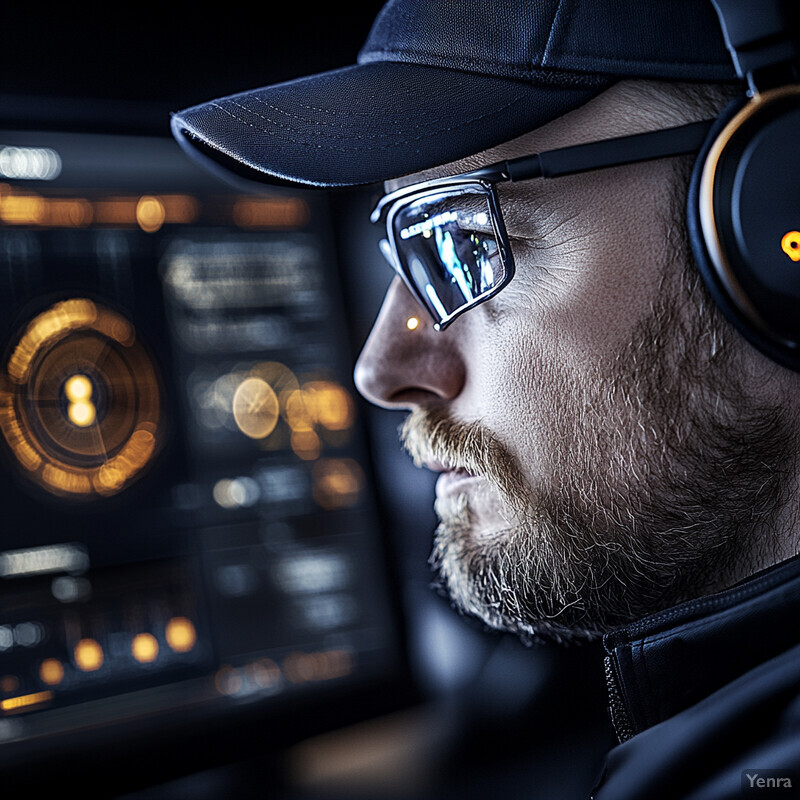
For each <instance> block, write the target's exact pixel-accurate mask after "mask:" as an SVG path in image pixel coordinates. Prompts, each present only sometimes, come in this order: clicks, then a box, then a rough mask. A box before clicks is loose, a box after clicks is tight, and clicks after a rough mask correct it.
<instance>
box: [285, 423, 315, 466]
mask: <svg viewBox="0 0 800 800" xmlns="http://www.w3.org/2000/svg"><path fill="white" fill-rule="evenodd" d="M289 442H290V444H291V446H292V450H293V451H294V454H295V455H296V456H298V457H299V458H302V459H303V460H304V461H313V460H314V459H315V458H319V454H320V453H321V452H322V442H321V441H320V440H319V436H317V434H316V433H314V431H312V430H308V431H302V430H299V431H292V435H291V437H290V439H289Z"/></svg>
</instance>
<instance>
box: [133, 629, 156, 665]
mask: <svg viewBox="0 0 800 800" xmlns="http://www.w3.org/2000/svg"><path fill="white" fill-rule="evenodd" d="M131 652H132V653H133V657H134V658H135V659H136V660H137V661H138V662H139V663H140V664H151V663H152V662H153V661H155V660H156V658H157V657H158V640H157V639H156V637H155V636H153V634H151V633H139V634H137V635H136V636H134V637H133V641H132V642H131Z"/></svg>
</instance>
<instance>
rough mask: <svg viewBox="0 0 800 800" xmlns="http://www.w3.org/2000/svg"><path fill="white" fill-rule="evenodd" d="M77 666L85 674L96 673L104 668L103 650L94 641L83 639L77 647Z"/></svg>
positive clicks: (75, 653) (75, 652)
mask: <svg viewBox="0 0 800 800" xmlns="http://www.w3.org/2000/svg"><path fill="white" fill-rule="evenodd" d="M74 655H75V664H76V665H77V667H78V669H80V670H82V671H83V672H96V671H97V670H98V669H100V667H102V666H103V661H104V660H105V657H104V655H103V648H102V647H100V645H99V644H98V643H97V642H96V641H95V640H94V639H81V640H80V641H79V642H78V644H77V645H75V651H74Z"/></svg>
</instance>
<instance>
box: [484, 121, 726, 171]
mask: <svg viewBox="0 0 800 800" xmlns="http://www.w3.org/2000/svg"><path fill="white" fill-rule="evenodd" d="M713 123H714V121H713V120H705V121H703V122H692V123H690V124H688V125H681V126H680V127H678V128H668V129H667V130H660V131H649V132H648V133H635V134H633V135H632V136H621V137H619V138H617V139H605V140H603V141H600V142H590V143H588V144H578V145H573V146H572V147H563V148H560V149H558V150H549V151H546V152H544V153H537V154H535V155H529V156H520V157H519V158H514V159H511V160H510V161H502V162H500V163H499V164H493V165H491V166H489V167H484V168H483V169H478V170H475V171H474V172H471V173H470V177H477V178H489V179H492V180H506V181H524V180H528V179H529V178H557V177H560V176H562V175H573V174H575V173H578V172H589V171H590V170H593V169H602V168H604V167H614V166H619V165H621V164H633V163H635V162H638V161H650V160H651V159H656V158H665V157H667V156H679V155H686V154H688V153H696V152H698V151H699V150H700V148H701V147H702V145H703V142H704V141H705V139H706V137H707V135H708V132H709V130H710V128H711V126H712V125H713Z"/></svg>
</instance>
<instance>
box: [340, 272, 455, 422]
mask: <svg viewBox="0 0 800 800" xmlns="http://www.w3.org/2000/svg"><path fill="white" fill-rule="evenodd" d="M464 378H465V370H464V362H463V360H462V358H461V356H460V354H459V353H458V351H457V349H456V347H455V341H454V337H452V336H448V335H447V334H445V333H439V332H437V331H435V330H434V328H433V324H432V323H431V319H430V316H429V315H428V313H427V312H426V311H425V309H423V308H422V307H421V306H420V304H419V303H418V302H417V300H416V299H415V298H414V296H413V295H412V294H411V292H410V291H409V290H408V288H407V287H406V286H405V284H404V283H403V282H402V281H401V280H400V278H395V279H394V281H393V282H392V284H391V286H390V287H389V290H388V292H387V293H386V297H385V298H384V301H383V306H382V307H381V311H380V314H378V318H377V320H376V321H375V325H374V326H373V328H372V332H371V333H370V335H369V338H368V339H367V342H366V344H365V345H364V349H363V350H362V351H361V355H360V356H359V358H358V362H357V363H356V368H355V383H356V386H357V388H358V390H359V392H361V394H362V395H363V396H364V397H365V398H366V399H367V400H369V401H370V402H371V403H375V405H379V406H383V407H384V408H407V409H411V408H413V407H415V406H418V405H426V404H430V403H433V402H440V401H442V400H452V399H453V398H454V397H456V396H457V395H458V393H459V392H460V391H461V388H462V386H463V385H464Z"/></svg>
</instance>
